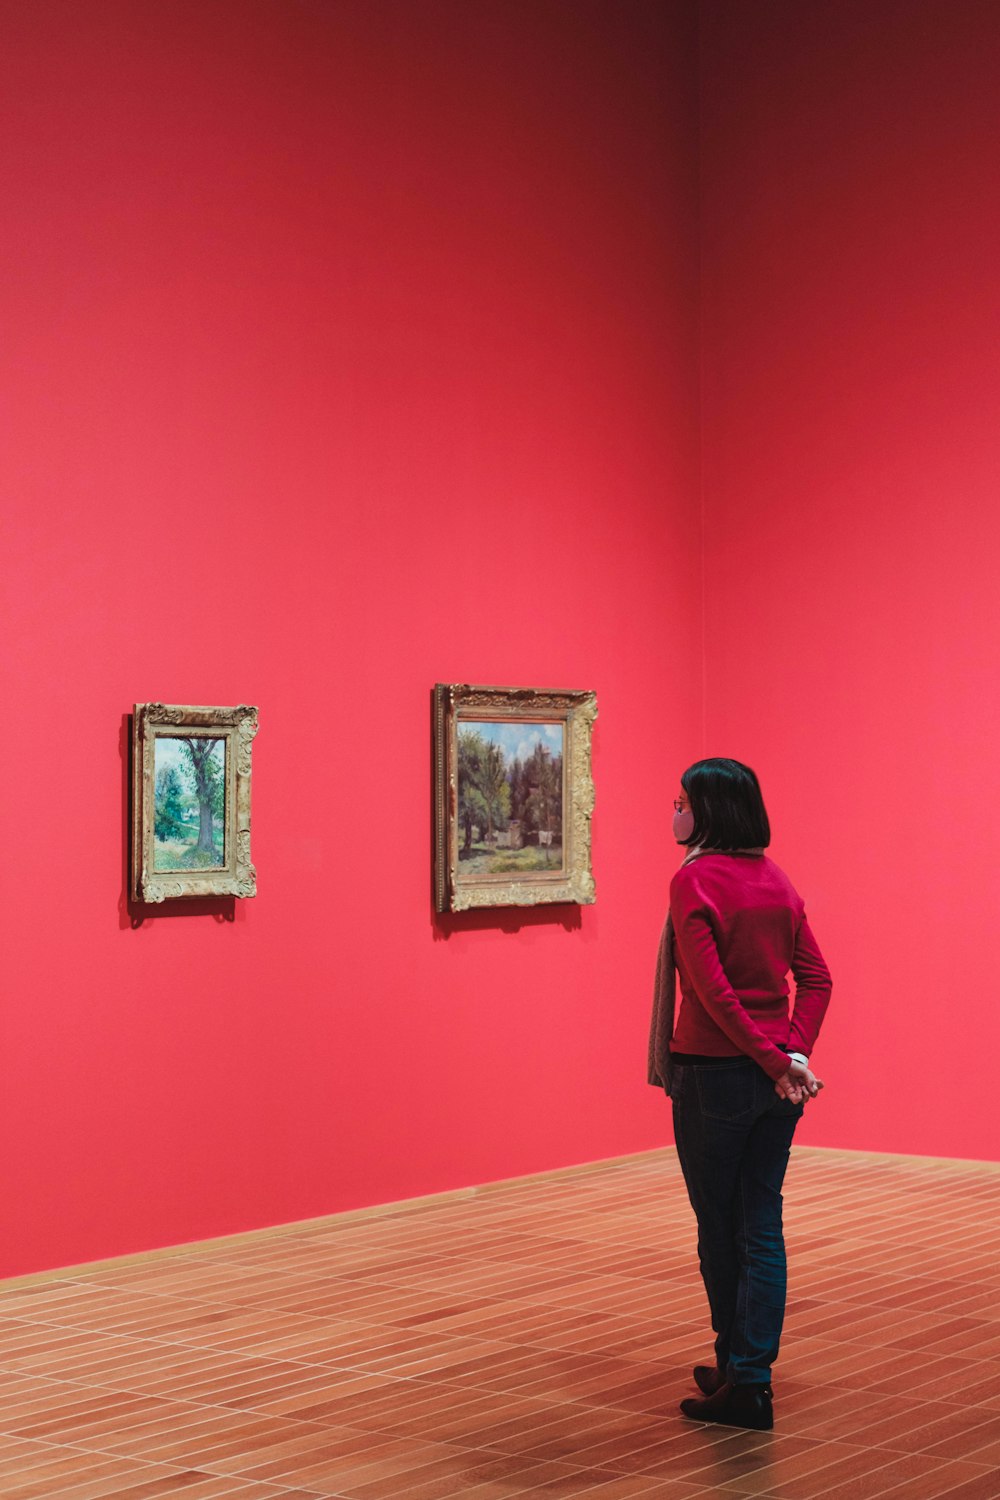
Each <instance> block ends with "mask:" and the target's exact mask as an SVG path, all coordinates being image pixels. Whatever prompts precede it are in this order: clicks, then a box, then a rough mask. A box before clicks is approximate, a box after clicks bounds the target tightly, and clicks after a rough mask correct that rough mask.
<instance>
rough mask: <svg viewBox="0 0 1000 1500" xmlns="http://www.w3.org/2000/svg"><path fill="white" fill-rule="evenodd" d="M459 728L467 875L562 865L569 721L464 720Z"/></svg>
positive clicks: (460, 814)
mask: <svg viewBox="0 0 1000 1500" xmlns="http://www.w3.org/2000/svg"><path fill="white" fill-rule="evenodd" d="M457 733H458V823H459V832H460V841H459V850H458V858H459V864H460V873H461V874H462V875H505V874H517V873H520V874H525V873H528V872H535V871H540V870H561V869H562V856H563V839H562V816H563V726H562V724H559V723H538V722H532V721H530V720H513V721H511V720H505V721H500V722H490V721H482V722H471V723H470V722H466V721H462V722H460V723H459V725H458V730H457Z"/></svg>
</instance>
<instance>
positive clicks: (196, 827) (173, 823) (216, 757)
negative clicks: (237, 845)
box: [153, 735, 226, 870]
mask: <svg viewBox="0 0 1000 1500" xmlns="http://www.w3.org/2000/svg"><path fill="white" fill-rule="evenodd" d="M154 765H155V782H154V786H155V804H154V821H153V833H154V845H153V868H154V869H156V870H205V869H212V868H215V869H220V868H221V867H222V866H223V865H224V864H225V857H226V742H225V740H224V739H213V738H210V737H209V736H207V735H190V736H188V735H185V736H183V737H178V738H174V737H173V736H167V735H157V736H156V741H155V751H154Z"/></svg>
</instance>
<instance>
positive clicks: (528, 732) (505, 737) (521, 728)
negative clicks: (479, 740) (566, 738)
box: [458, 719, 563, 762]
mask: <svg viewBox="0 0 1000 1500" xmlns="http://www.w3.org/2000/svg"><path fill="white" fill-rule="evenodd" d="M458 728H459V732H460V733H461V731H462V730H463V729H474V730H475V731H476V733H477V734H481V735H482V737H483V739H484V740H492V741H493V743H494V744H495V745H499V746H500V748H501V750H502V751H503V753H504V757H505V758H506V760H507V761H508V762H510V761H512V760H515V759H516V760H527V759H528V757H529V756H530V755H531V754H532V752H533V751H534V748H535V746H536V745H538V744H542V745H545V746H546V747H547V748H548V749H549V750H551V751H552V754H553V755H562V753H563V726H562V724H536V723H528V722H526V721H525V720H523V719H521V720H520V721H519V722H515V723H511V722H510V721H509V720H508V721H506V722H504V723H492V724H490V723H477V724H472V723H470V722H469V720H468V719H462V720H461V721H460V723H459V726H458Z"/></svg>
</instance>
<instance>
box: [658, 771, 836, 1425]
mask: <svg viewBox="0 0 1000 1500" xmlns="http://www.w3.org/2000/svg"><path fill="white" fill-rule="evenodd" d="M674 809H675V813H674V837H675V839H676V840H677V842H678V843H679V844H681V845H683V846H685V847H686V849H687V851H688V852H687V856H686V858H685V859H684V862H683V864H682V865H681V867H680V869H679V870H678V871H677V873H676V875H675V876H674V878H673V880H672V881H671V884H670V912H669V915H668V917H667V924H666V927H665V929H664V934H663V940H662V942H661V945H660V959H659V962H658V964H657V972H656V1001H655V1004H654V1009H653V1025H652V1029H651V1035H650V1059H649V1080H650V1082H651V1083H655V1084H657V1085H659V1086H660V1087H662V1088H664V1089H665V1090H666V1092H667V1094H669V1095H670V1097H671V1099H672V1101H673V1113H674V1139H675V1141H676V1143H677V1154H678V1157H679V1158H680V1164H681V1170H682V1171H683V1173H684V1181H685V1183H686V1185H687V1190H688V1196H689V1198H690V1199H691V1206H692V1208H693V1209H694V1212H695V1217H696V1218H697V1221H698V1258H699V1262H700V1265H701V1274H702V1279H703V1280H704V1283H705V1290H706V1291H707V1293H708V1303H709V1307H710V1309H711V1314H712V1327H713V1329H714V1330H715V1335H716V1338H715V1364H714V1365H698V1366H696V1368H695V1371H694V1378H695V1382H696V1384H697V1385H698V1387H699V1389H700V1390H701V1391H702V1392H703V1393H704V1396H705V1398H706V1399H704V1400H698V1399H695V1398H691V1399H688V1400H686V1401H682V1402H681V1411H682V1412H683V1413H684V1415H685V1416H687V1417H693V1418H695V1419H696V1420H698V1421H700V1422H721V1423H724V1424H725V1425H727V1426H730V1427H751V1428H755V1429H761V1430H766V1429H769V1428H771V1427H773V1425H774V1417H773V1412H772V1406H771V1384H770V1381H771V1366H772V1364H773V1363H774V1360H775V1359H776V1358H777V1354H778V1343H779V1339H780V1336H781V1325H782V1321H783V1319H784V1312H785V1291H786V1272H785V1243H784V1238H783V1235H782V1226H781V1186H782V1181H783V1179H784V1175H785V1167H786V1166H787V1164H788V1155H789V1150H790V1148H791V1143H792V1136H793V1134H794V1132H795V1126H796V1123H797V1121H798V1120H799V1118H800V1116H801V1114H802V1110H803V1108H804V1104H805V1101H806V1099H808V1098H811V1097H814V1096H815V1095H816V1093H817V1092H818V1091H819V1089H821V1088H822V1086H823V1085H822V1084H821V1083H820V1081H819V1080H818V1079H817V1078H816V1077H815V1075H814V1074H813V1073H812V1071H811V1070H810V1068H809V1054H810V1053H811V1051H812V1048H813V1045H814V1044H815V1041H816V1037H817V1034H818V1032H819V1028H820V1024H821V1022H822V1020H823V1016H824V1014H825V1012H826V1008H827V1005H828V1003H829V999H830V974H829V970H828V969H827V967H826V964H825V963H824V962H823V958H822V955H821V954H820V951H819V948H818V947H817V946H816V940H815V938H814V937H813V935H812V932H811V931H810V928H809V924H808V922H807V921H806V918H805V913H804V909H803V904H802V900H801V898H800V897H799V895H798V893H797V892H796V891H795V889H794V887H793V886H792V884H791V882H790V881H789V879H788V877H787V875H785V874H784V872H783V871H782V870H780V869H779V868H778V866H777V865H775V864H773V863H772V862H771V860H769V859H768V858H767V857H766V856H765V854H764V850H765V849H766V847H767V845H768V844H769V843H770V840H771V830H770V826H769V824H768V820H767V813H766V811H765V810H764V800H763V798H762V796H761V791H760V785H759V783H758V781H757V777H756V776H755V775H754V773H753V771H751V770H750V768H749V766H744V765H742V764H741V763H740V762H739V761H738V760H725V759H715V760H700V761H697V762H696V763H695V765H693V766H690V767H689V768H688V770H686V771H685V772H684V775H683V776H682V777H681V794H680V796H679V797H678V798H677V800H676V801H675V803H674ZM675 965H676V972H677V977H678V978H679V980H680V988H681V1000H682V1003H681V1010H680V1016H679V1019H678V1022H677V1026H676V1029H674V1025H673V1020H674V968H675ZM789 970H791V972H792V974H793V976H794V978H795V986H796V990H795V1004H794V1008H793V1010H792V1012H791V1014H789V1006H788V981H787V978H786V976H787V974H788V972H789Z"/></svg>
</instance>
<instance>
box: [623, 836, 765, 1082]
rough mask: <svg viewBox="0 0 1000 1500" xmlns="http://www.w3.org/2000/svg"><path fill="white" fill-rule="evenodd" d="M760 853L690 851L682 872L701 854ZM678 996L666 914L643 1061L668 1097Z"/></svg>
mask: <svg viewBox="0 0 1000 1500" xmlns="http://www.w3.org/2000/svg"><path fill="white" fill-rule="evenodd" d="M763 853H764V851H763V849H698V848H696V849H689V850H688V853H687V854H686V855H685V857H684V859H683V861H682V863H681V869H683V868H684V865H689V864H691V862H692V861H693V860H696V859H697V858H698V856H699V855H701V854H763ZM676 995H677V965H676V964H675V962H674V924H673V919H672V917H671V915H670V912H669V910H668V912H667V920H666V922H665V923H664V926H663V934H662V936H661V938H660V950H659V952H658V953H657V955H656V977H655V978H654V980H653V1014H652V1017H651V1018H650V1023H649V1053H648V1056H647V1060H646V1082H647V1083H651V1084H652V1085H653V1087H654V1088H658V1089H662V1090H663V1092H664V1093H665V1094H666V1095H667V1097H668V1098H669V1097H670V1085H671V1082H672V1075H673V1065H672V1063H671V1060H670V1039H671V1037H672V1036H673V1034H674V1007H675V1004H676Z"/></svg>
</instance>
